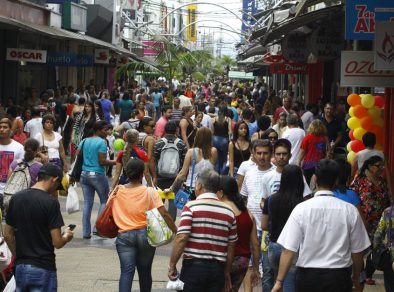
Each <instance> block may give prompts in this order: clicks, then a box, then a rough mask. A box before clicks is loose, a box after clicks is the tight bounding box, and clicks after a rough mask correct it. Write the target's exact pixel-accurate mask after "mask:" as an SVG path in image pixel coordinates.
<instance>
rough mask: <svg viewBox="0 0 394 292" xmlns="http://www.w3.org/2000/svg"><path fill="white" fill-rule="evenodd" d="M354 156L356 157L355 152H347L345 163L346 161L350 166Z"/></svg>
mask: <svg viewBox="0 0 394 292" xmlns="http://www.w3.org/2000/svg"><path fill="white" fill-rule="evenodd" d="M355 156H356V153H355V152H353V151H351V152H349V153H348V154H347V161H348V162H349V163H350V164H352V163H353V160H354V157H355Z"/></svg>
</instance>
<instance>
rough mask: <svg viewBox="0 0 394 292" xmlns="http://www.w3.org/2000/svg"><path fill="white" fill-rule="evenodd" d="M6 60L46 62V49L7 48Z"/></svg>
mask: <svg viewBox="0 0 394 292" xmlns="http://www.w3.org/2000/svg"><path fill="white" fill-rule="evenodd" d="M6 60H9V61H24V62H31V63H46V62H47V51H44V50H29V49H16V48H7V54H6Z"/></svg>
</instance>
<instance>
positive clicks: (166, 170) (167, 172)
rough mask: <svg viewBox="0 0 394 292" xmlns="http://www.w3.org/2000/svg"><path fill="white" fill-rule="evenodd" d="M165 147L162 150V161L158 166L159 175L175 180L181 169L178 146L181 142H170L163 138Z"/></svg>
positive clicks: (160, 160) (177, 139)
mask: <svg viewBox="0 0 394 292" xmlns="http://www.w3.org/2000/svg"><path fill="white" fill-rule="evenodd" d="M162 140H163V141H164V146H163V148H162V149H161V153H160V159H159V162H158V164H157V173H158V174H159V175H160V176H162V177H166V178H175V177H176V176H177V175H178V172H179V169H180V167H181V160H180V158H179V150H178V147H177V146H176V145H177V144H178V142H179V141H180V139H179V138H176V139H175V141H168V140H167V139H166V138H162Z"/></svg>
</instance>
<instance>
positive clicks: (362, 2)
mask: <svg viewBox="0 0 394 292" xmlns="http://www.w3.org/2000/svg"><path fill="white" fill-rule="evenodd" d="M377 21H394V1H393V0H346V39H347V40H374V38H375V24H376V22H377Z"/></svg>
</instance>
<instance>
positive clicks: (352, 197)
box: [334, 189, 361, 207]
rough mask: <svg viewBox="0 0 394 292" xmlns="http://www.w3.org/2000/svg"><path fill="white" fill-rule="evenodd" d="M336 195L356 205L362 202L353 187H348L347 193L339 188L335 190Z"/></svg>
mask: <svg viewBox="0 0 394 292" xmlns="http://www.w3.org/2000/svg"><path fill="white" fill-rule="evenodd" d="M334 196H335V198H338V199H340V200H342V201H345V202H348V203H350V204H352V205H354V206H356V207H357V206H358V205H360V203H361V201H360V198H359V196H358V195H357V194H356V193H355V192H354V191H353V190H351V189H347V190H346V193H341V192H340V191H339V190H335V191H334Z"/></svg>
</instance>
